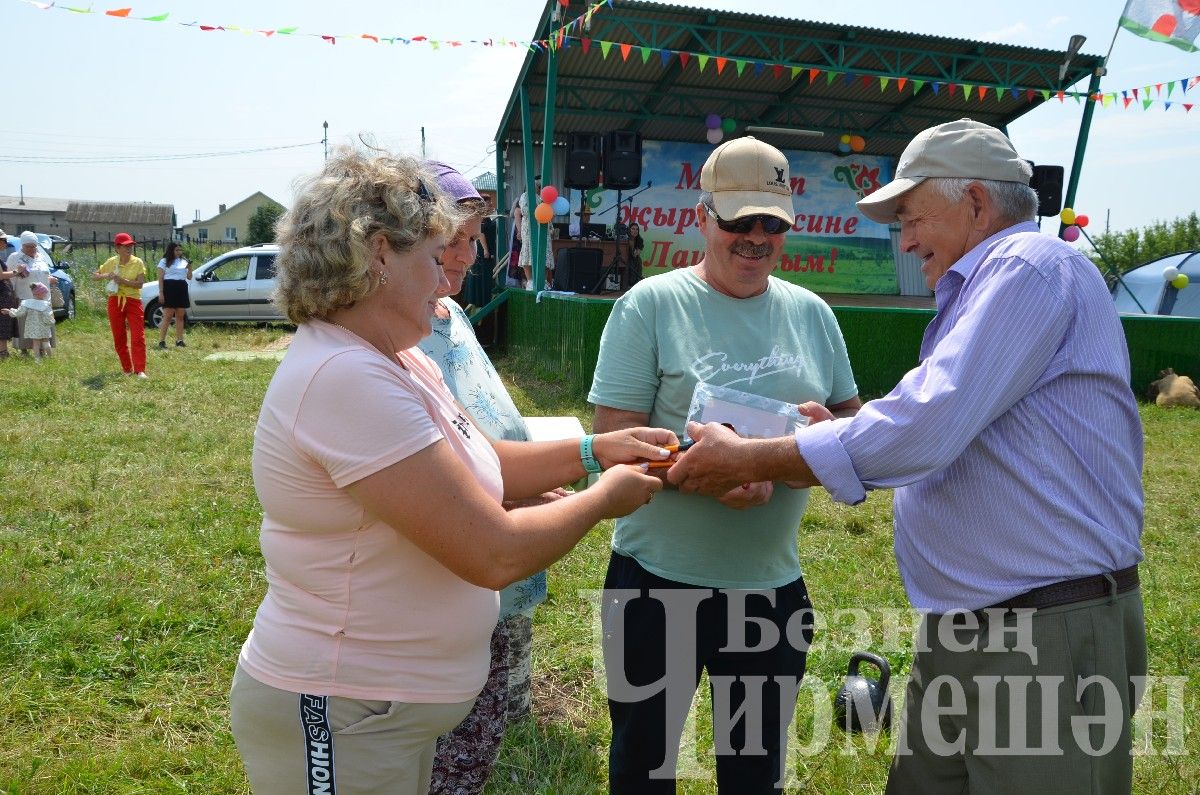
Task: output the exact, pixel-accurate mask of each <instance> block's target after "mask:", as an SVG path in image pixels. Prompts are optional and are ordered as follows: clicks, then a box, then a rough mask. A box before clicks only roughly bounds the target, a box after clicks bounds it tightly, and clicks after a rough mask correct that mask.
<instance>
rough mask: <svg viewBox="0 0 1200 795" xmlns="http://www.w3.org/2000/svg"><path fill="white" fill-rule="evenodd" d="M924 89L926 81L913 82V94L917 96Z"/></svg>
mask: <svg viewBox="0 0 1200 795" xmlns="http://www.w3.org/2000/svg"><path fill="white" fill-rule="evenodd" d="M924 87H925V81H924V80H914V81H913V94H914V95H915V94H916V93H917V92H918V91H920V90H921V89H922V88H924Z"/></svg>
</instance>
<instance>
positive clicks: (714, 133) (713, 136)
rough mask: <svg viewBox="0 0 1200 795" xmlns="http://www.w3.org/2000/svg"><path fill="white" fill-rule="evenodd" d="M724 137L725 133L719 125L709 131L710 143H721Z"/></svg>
mask: <svg viewBox="0 0 1200 795" xmlns="http://www.w3.org/2000/svg"><path fill="white" fill-rule="evenodd" d="M724 137H725V133H723V132H721V129H720V128H719V127H717V128H713V129H711V130H709V131H708V142H709V143H710V144H719V143H721V139H722V138H724Z"/></svg>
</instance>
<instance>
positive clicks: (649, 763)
mask: <svg viewBox="0 0 1200 795" xmlns="http://www.w3.org/2000/svg"><path fill="white" fill-rule="evenodd" d="M700 188H701V191H702V192H701V194H700V200H699V204H698V205H697V207H696V214H697V217H698V222H699V227H700V231H701V233H702V234H703V236H704V240H705V252H704V258H703V259H702V260H700V261H699V262H698V263H696V264H695V265H693V266H691V267H688V268H683V269H679V270H676V271H673V272H671V273H668V274H663V275H661V276H655V277H653V278H649V279H645V280H644V281H642V282H639V283H638V284H637V285H636V286H635V287H634V288H633V289H632V290H630V291H629V292H628V293H626V294H625V295H624V296H622V297H621V299H620V300H618V301H617V303H616V305H615V306H614V308H613V312H612V315H611V317H610V318H609V321H608V324H607V325H606V326H605V329H604V335H603V338H602V340H601V344H600V356H599V359H598V361H597V363H596V375H595V380H594V381H593V383H592V389H591V393H590V394H589V396H588V400H589V401H590V402H592V403H594V404H596V419H595V426H594V430H595V431H596V432H597V433H600V432H603V431H610V430H616V429H618V428H625V427H630V426H638V425H651V426H657V427H662V428H671V429H673V430H675V431H676V432H678V433H679V435H680V437H681V438H682V436H683V431H684V426H685V423H686V416H687V411H688V406H689V404H690V402H691V398H692V392H693V390H694V389H695V386H696V383H697V382H699V381H704V382H706V383H709V384H714V385H717V386H724V387H729V388H732V389H737V390H740V391H743V392H750V393H753V394H756V395H761V396H764V397H770V398H774V399H776V400H781V401H785V402H788V403H794V404H798V405H800V407H801V412H802V413H804V414H805V415H807V416H808V417H810V418H811V419H812V420H814V421H815V420H821V419H828V418H830V417H832V416H849V415H851V414H853V413H854V412H856V411H857V410H858V407H859V406H860V405H861V401H860V400H859V398H858V387H857V386H856V385H855V382H854V375H853V373H852V372H851V369H850V361H849V359H848V358H847V356H846V346H845V343H844V342H843V340H842V334H841V330H840V329H839V328H838V325H837V321H836V320H835V319H834V316H833V312H832V311H831V310H830V309H829V307H828V306H827V305H826V304H825V303H824V302H823V301H822V300H821V299H820V298H818V297H817V296H816V295H814V294H813V293H811V292H809V291H808V290H805V289H804V288H802V287H799V286H797V285H793V284H790V283H788V282H785V281H783V280H781V279H777V278H775V277H773V276H771V272H772V271H773V270H774V269H775V268H776V267H777V266H778V264H779V261H780V257H781V254H782V250H783V243H784V236H785V235H786V234H787V231H788V230H789V229H790V228H791V227H792V224H793V223H794V220H795V214H794V210H793V207H792V194H791V183H790V180H789V169H788V162H787V158H786V157H784V155H783V153H782V152H780V151H779V150H778V149H776V148H775V147H773V146H770V145H768V144H765V143H763V142H761V141H758V140H756V139H754V138H751V137H746V138H738V139H736V140H733V141H729V142H727V143H725V144H722V145H721V146H719V147H717V149H716V150H714V151H713V153H712V154H711V155H710V156H709V158H708V160H707V162H706V163H705V164H704V168H703V169H702V171H701V175H700ZM807 503H808V490H807V489H792V488H789V487H787V486H786V484H782V483H781V484H772V483H770V482H763V483H748V484H744V485H742V486H739V487H737V488H735V489H733V490H732V491H730V492H729V493H727V494H725V495H724V496H722V497H720V498H712V497H701V496H698V495H694V494H683V493H680V492H678V491H668V490H664V491H663V492H660V493H659V494H658V495H657V496H656V498H655V499H654V500H653V502H651V503H648V504H647V505H646V506H645V507H644V508H641V509H639V510H638V511H637V512H635V513H634V514H632V515H631V516H628V517H626V518H624V519H622V520H620V521H618V522H617V529H616V533H615V534H614V536H613V542H612V548H613V551H612V557H611V559H610V561H609V567H608V573H607V576H606V578H605V586H604V587H605V589H606V592H607V593H606V594H605V600H604V609H603V611H602V618H603V622H604V636H605V641H604V654H605V666H606V672H607V680H608V696H609V714H610V716H611V718H612V723H613V739H612V747H611V750H610V756H609V782H610V784H609V786H610V791H611V792H613V793H648V792H674V791H675V790H674V778H675V761H676V757H677V756H678V750H679V738H680V735H681V732H682V728H683V723H684V719H685V718H686V715H687V711H688V709H689V707H690V704H691V701H692V696H693V694H694V693H695V689H696V687H697V685H698V683H699V676H700V671H701V670H703V669H707V671H708V674H709V680H710V682H711V684H712V688H713V703H714V705H723V706H722V707H721V709H720V713H721V714H717V715H715V716H714V743H715V745H716V749H717V784H718V788H719V789H720V790H721V791H723V792H738V793H758V792H762V793H766V792H774V791H776V790H775V783H776V782H777V781H779V780H780V779H781V777H782V765H783V762H784V757H785V754H784V750H785V749H786V744H787V743H786V739H787V738H786V735H787V727H788V724H789V722H790V719H791V713H792V710H791V709H786V710H781V708H780V704H781V702H783V703H784V704H785V705H786V703H794V701H795V695H796V691H797V689H798V686H799V681H800V678H801V677H802V676H803V675H804V668H805V662H806V653H807V649H808V644H809V643H810V642H811V639H812V629H811V625H812V603H811V602H810V601H809V598H808V593H807V590H806V588H805V585H804V578H803V576H802V574H801V570H800V560H799V554H798V551H797V541H796V532H797V529H798V528H799V526H800V520H801V517H802V516H803V515H804V509H805V507H806V505H807ZM651 589H658V590H656V591H655V592H654V593H651ZM663 589H666V590H663ZM750 627H753V629H750V630H749V631H747V630H748V629H749V628H750ZM627 641H628V642H627ZM747 677H750V678H747ZM755 677H757V678H755ZM752 689H753V690H754V691H756V692H751V690H752ZM739 710H743V714H742V715H741V716H740V719H738V720H736V721H735V720H733V719H734V718H736V717H738V716H739ZM748 724H749V725H750V726H751V730H750V731H749V732H748V731H747V725H748ZM730 725H732V728H730V729H728V730H725V727H727V726H730Z"/></svg>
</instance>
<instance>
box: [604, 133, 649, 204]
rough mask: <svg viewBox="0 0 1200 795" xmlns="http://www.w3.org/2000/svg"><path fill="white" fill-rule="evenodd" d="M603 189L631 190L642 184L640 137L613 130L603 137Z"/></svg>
mask: <svg viewBox="0 0 1200 795" xmlns="http://www.w3.org/2000/svg"><path fill="white" fill-rule="evenodd" d="M603 171H604V187H606V188H615V189H616V190H631V189H633V188H636V187H637V186H638V185H641V184H642V136H641V134H640V133H637V132H634V131H632V130H613V131H611V132H610V133H608V134H607V135H606V136H604V169H603Z"/></svg>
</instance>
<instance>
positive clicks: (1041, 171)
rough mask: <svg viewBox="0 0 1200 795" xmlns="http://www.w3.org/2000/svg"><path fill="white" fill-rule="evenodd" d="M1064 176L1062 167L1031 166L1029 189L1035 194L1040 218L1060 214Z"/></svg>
mask: <svg viewBox="0 0 1200 795" xmlns="http://www.w3.org/2000/svg"><path fill="white" fill-rule="evenodd" d="M1031 165H1032V164H1031ZM1064 174H1065V172H1064V169H1063V167H1062V166H1033V176H1032V177H1031V178H1030V180H1029V187H1031V188H1033V190H1034V192H1035V193H1037V197H1038V208H1037V214H1038V215H1039V216H1041V217H1042V218H1048V217H1050V216H1052V215H1058V214H1059V213H1060V212H1062V203H1063V176H1064Z"/></svg>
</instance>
